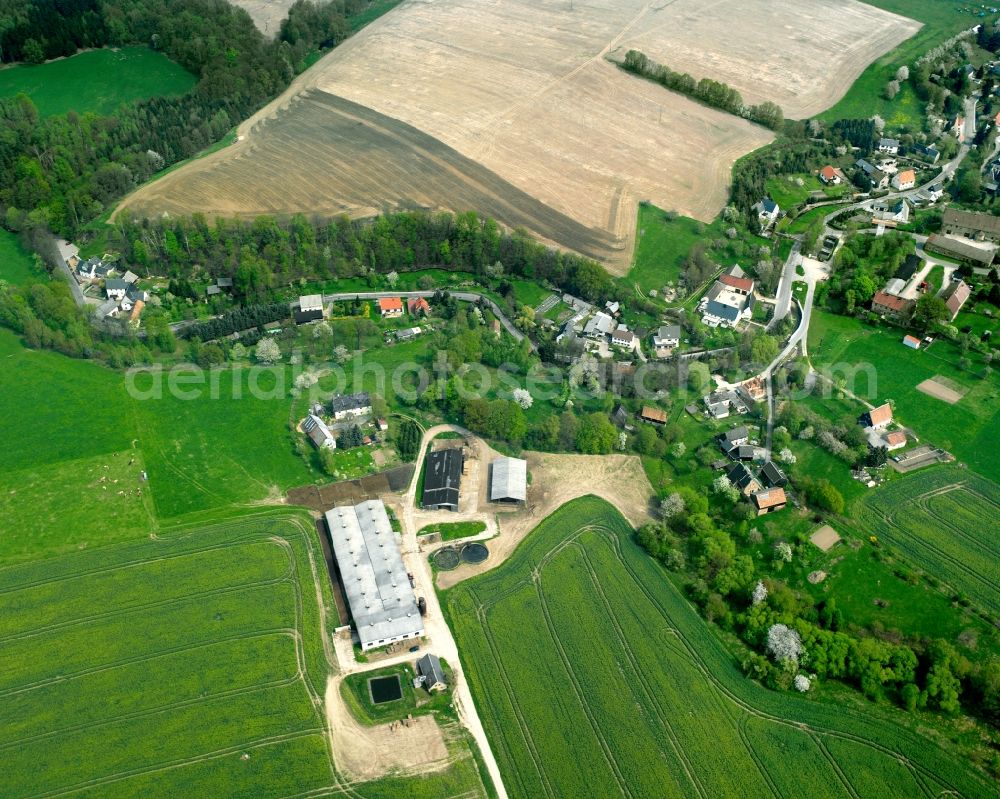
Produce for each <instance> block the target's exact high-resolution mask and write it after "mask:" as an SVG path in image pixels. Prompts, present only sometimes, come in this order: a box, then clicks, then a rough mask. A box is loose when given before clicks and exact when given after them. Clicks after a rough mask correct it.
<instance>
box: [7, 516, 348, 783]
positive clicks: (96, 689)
mask: <svg viewBox="0 0 1000 799" xmlns="http://www.w3.org/2000/svg"><path fill="white" fill-rule="evenodd" d="M308 528H309V524H308V521H301V520H298V519H297V518H292V517H286V518H285V519H280V520H279V519H274V518H272V519H265V518H261V519H258V520H247V521H243V522H232V523H227V524H223V525H219V526H215V527H211V528H207V529H202V530H193V531H191V530H189V531H186V533H185V534H182V535H171V536H168V537H163V538H158V539H156V540H149V539H148V538H147V539H145V540H143V539H139V540H138V541H135V542H130V543H125V544H118V545H114V546H110V547H102V548H96V549H91V550H87V551H85V552H80V553H74V554H72V555H68V556H64V557H60V558H57V559H55V560H44V561H38V562H34V563H28V564H22V565H17V566H12V567H8V568H5V569H3V570H0V617H2V619H3V621H2V622H0V631H2V632H0V635H2V638H0V652H2V657H3V661H4V669H3V674H2V676H0V694H2V695H3V702H2V706H0V749H3V750H4V752H3V759H4V763H5V768H4V769H3V774H2V775H0V794H3V795H4V796H9V797H20V796H34V795H41V794H49V793H56V792H67V793H73V794H74V795H77V794H79V795H93V796H96V795H101V796H109V795H115V796H127V795H137V794H139V793H143V794H149V793H150V792H151V793H152V794H157V795H161V796H170V795H177V793H178V792H181V793H188V794H189V795H193V794H197V795H202V796H209V795H211V796H223V795H225V796H236V795H248V794H249V793H255V792H259V795H282V794H285V793H288V792H289V791H291V790H292V789H298V790H303V789H314V788H319V787H323V786H326V785H330V784H331V783H332V782H333V781H334V774H333V770H332V767H331V763H330V757H329V755H328V753H327V748H326V741H325V734H324V722H323V716H322V713H321V707H322V705H321V699H320V697H321V696H322V693H323V691H324V690H325V678H326V674H327V671H328V665H327V662H326V659H325V655H324V652H323V646H322V640H321V637H320V634H319V629H320V627H319V617H318V614H319V608H318V606H317V599H316V591H315V590H314V589H313V587H312V586H313V584H314V582H315V581H316V575H314V574H313V573H312V571H311V569H312V565H311V564H312V563H314V562H315V561H316V560H317V553H316V552H314V551H312V547H313V544H312V543H311V542H310V541H309V539H308V537H307V531H308ZM318 559H319V562H322V557H321V556H319V557H318ZM299 664H301V666H300V665H299ZM244 753H246V754H248V755H249V759H247V760H243V759H241V756H242V755H244ZM209 763H211V764H212V765H213V766H214V768H211V769H207V768H205V767H206V766H207V765H208V764H209ZM276 764H283V765H284V767H285V768H284V769H282V768H279V767H277V765H276ZM293 766H294V768H293ZM285 772H287V773H285ZM154 776H155V777H156V779H155V781H154V780H153V777H154ZM140 786H141V790H140Z"/></svg>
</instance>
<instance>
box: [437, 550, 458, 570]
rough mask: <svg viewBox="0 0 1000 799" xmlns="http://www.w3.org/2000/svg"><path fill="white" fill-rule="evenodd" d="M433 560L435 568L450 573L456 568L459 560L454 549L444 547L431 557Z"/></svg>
mask: <svg viewBox="0 0 1000 799" xmlns="http://www.w3.org/2000/svg"><path fill="white" fill-rule="evenodd" d="M432 557H433V559H434V565H435V566H437V567H438V568H439V569H441V571H446V572H447V571H451V570H452V569H455V568H457V567H458V564H459V562H460V561H461V558H460V557H459V554H458V550H457V549H455V547H444V548H442V549H439V550H438V551H437V552H435V553H434V555H433V556H432Z"/></svg>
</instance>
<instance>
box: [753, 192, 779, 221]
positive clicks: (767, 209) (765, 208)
mask: <svg viewBox="0 0 1000 799" xmlns="http://www.w3.org/2000/svg"><path fill="white" fill-rule="evenodd" d="M753 210H754V212H755V213H756V214H757V220H758V221H759V222H760V224H761V227H764V228H766V227H768V226H770V225H773V224H774V222H775V220H776V219H777V218H778V214H779V213H781V209H780V208H779V207H778V204H777V203H776V202H775V201H774V200H772V199H771V198H770V197H765V198H764V199H763V200H761V201H760V202H759V203H757V204H756V205H755V206H754V207H753Z"/></svg>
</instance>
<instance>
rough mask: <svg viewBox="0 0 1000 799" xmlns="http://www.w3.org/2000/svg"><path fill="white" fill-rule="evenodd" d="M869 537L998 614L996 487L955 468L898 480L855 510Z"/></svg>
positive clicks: (999, 505) (999, 493)
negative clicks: (882, 540) (879, 540)
mask: <svg viewBox="0 0 1000 799" xmlns="http://www.w3.org/2000/svg"><path fill="white" fill-rule="evenodd" d="M856 515H857V516H858V518H859V519H860V520H861V521H862V522H863V523H865V524H866V528H865V529H866V530H867V531H869V532H870V534H873V535H877V536H878V537H879V538H880V539H884V540H885V541H886V542H887V543H889V544H892V545H893V546H894V547H896V548H898V549H899V550H900V551H901V552H903V553H904V555H905V556H906V557H907V558H908V559H909V560H911V561H912V562H913V563H915V564H916V565H917V566H919V567H920V568H922V569H923V570H924V571H926V572H928V573H929V574H933V575H934V576H935V577H936V578H938V579H939V580H941V581H942V582H943V583H946V584H947V585H949V586H950V587H951V588H952V589H953V590H955V591H957V592H960V593H962V594H964V595H965V596H967V597H969V599H971V600H972V601H973V602H974V603H976V604H977V605H979V606H980V607H982V608H985V609H986V610H989V611H990V612H991V613H994V614H1000V565H998V562H997V555H996V553H997V548H998V546H1000V529H998V527H997V525H996V520H997V518H998V516H1000V487H998V486H997V485H996V484H995V483H992V482H990V481H989V480H984V479H982V478H981V477H978V476H977V475H975V474H970V473H969V472H968V471H964V470H962V469H958V468H956V467H953V466H947V467H938V468H934V469H930V470H927V471H924V472H920V473H918V474H916V475H911V476H909V477H908V478H907V479H906V480H897V481H894V482H893V483H891V484H890V485H888V486H886V487H884V488H882V489H880V490H878V491H877V492H875V493H872V494H870V495H869V496H868V497H866V499H865V500H864V501H863V502H862V503H861V504H860V505H859V507H858V508H857V510H856Z"/></svg>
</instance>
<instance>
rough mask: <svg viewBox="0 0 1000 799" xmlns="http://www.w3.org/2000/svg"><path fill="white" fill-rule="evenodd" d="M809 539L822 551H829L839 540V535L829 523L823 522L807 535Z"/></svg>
mask: <svg viewBox="0 0 1000 799" xmlns="http://www.w3.org/2000/svg"><path fill="white" fill-rule="evenodd" d="M809 540H810V541H811V542H812V543H813V546H816V547H819V548H820V549H821V550H822V551H823V552H829V551H830V550H831V549H833V547H834V546H835V545H836V544H837V542H839V541H840V535H839V534H838V533H837V531H836V530H834V529H833V528H832V527H831V526H830V525H828V524H824V525H823V526H822V527H820V528H819V529H818V530H817V531H816V532H815V533H813V534H812V535H811V536H809Z"/></svg>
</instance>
